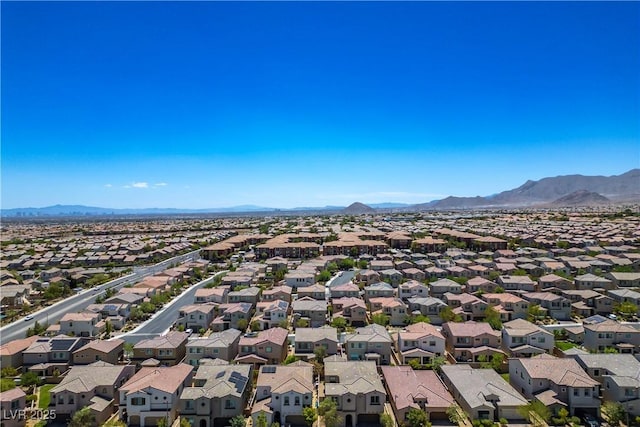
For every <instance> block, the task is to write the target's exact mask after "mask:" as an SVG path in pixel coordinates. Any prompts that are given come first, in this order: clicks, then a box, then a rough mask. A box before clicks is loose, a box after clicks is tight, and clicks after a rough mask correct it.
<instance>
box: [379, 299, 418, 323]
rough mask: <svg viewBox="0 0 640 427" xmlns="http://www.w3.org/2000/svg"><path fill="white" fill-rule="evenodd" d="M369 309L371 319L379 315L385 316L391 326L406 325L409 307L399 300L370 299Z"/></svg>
mask: <svg viewBox="0 0 640 427" xmlns="http://www.w3.org/2000/svg"><path fill="white" fill-rule="evenodd" d="M369 309H370V310H371V316H372V317H373V316H375V315H376V314H379V313H381V314H384V315H385V316H387V318H388V319H389V324H390V325H391V326H404V325H406V324H407V318H408V316H409V307H408V306H407V305H406V304H405V303H404V302H403V301H402V300H401V299H400V298H392V297H379V298H372V299H370V300H369Z"/></svg>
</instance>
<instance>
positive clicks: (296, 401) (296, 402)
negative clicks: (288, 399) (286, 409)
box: [293, 396, 300, 406]
mask: <svg viewBox="0 0 640 427" xmlns="http://www.w3.org/2000/svg"><path fill="white" fill-rule="evenodd" d="M293 404H294V405H295V406H300V396H296V397H294V400H293Z"/></svg>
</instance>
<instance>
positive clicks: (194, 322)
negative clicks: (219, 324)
mask: <svg viewBox="0 0 640 427" xmlns="http://www.w3.org/2000/svg"><path fill="white" fill-rule="evenodd" d="M216 307H217V304H216V303H203V304H190V305H183V306H182V307H180V312H179V313H178V320H177V322H176V324H177V325H180V326H183V327H184V328H185V329H191V330H193V331H199V330H200V329H204V330H205V331H206V330H207V329H209V326H210V325H211V322H213V319H214V317H215V314H216Z"/></svg>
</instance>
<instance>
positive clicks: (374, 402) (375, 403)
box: [370, 394, 380, 405]
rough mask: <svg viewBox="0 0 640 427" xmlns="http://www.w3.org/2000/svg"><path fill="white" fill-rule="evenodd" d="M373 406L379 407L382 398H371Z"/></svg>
mask: <svg viewBox="0 0 640 427" xmlns="http://www.w3.org/2000/svg"><path fill="white" fill-rule="evenodd" d="M370 402H371V404H372V405H379V404H380V396H378V395H377V394H375V395H373V396H371V400H370Z"/></svg>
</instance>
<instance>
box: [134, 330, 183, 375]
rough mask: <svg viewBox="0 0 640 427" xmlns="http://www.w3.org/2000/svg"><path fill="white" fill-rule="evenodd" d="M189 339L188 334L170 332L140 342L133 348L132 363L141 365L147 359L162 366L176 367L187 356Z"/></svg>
mask: <svg viewBox="0 0 640 427" xmlns="http://www.w3.org/2000/svg"><path fill="white" fill-rule="evenodd" d="M188 338H189V334H188V333H186V332H179V331H170V332H169V333H167V334H166V335H160V336H157V337H154V338H150V339H146V340H142V341H138V342H137V343H136V344H135V345H134V346H133V357H132V358H131V361H132V362H135V363H137V364H140V363H142V362H143V361H145V360H147V359H156V360H158V361H159V362H160V364H161V365H165V366H173V365H176V364H178V363H180V361H181V360H182V359H183V358H184V356H185V354H186V349H187V339H188Z"/></svg>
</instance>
